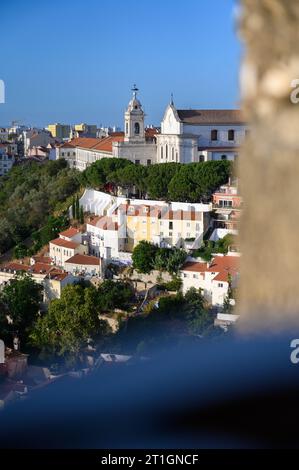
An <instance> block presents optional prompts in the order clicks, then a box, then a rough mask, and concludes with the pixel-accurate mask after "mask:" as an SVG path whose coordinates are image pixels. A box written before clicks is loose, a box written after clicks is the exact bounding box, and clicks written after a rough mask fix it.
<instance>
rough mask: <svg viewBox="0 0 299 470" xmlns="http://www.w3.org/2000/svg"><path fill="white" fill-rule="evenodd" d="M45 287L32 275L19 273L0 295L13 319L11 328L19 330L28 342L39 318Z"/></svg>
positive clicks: (6, 310)
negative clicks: (32, 328)
mask: <svg viewBox="0 0 299 470" xmlns="http://www.w3.org/2000/svg"><path fill="white" fill-rule="evenodd" d="M42 291H43V288H42V286H41V285H39V284H37V283H36V282H35V281H34V280H33V279H32V277H31V276H30V275H28V274H26V273H18V274H17V275H16V276H15V278H14V279H13V280H12V281H11V282H10V283H9V284H7V285H6V286H5V287H4V288H3V290H2V292H1V295H0V302H1V303H2V305H3V306H4V309H5V312H7V314H8V315H9V317H10V318H11V320H12V325H11V329H12V330H13V331H18V334H19V336H20V337H21V339H22V340H25V343H27V339H28V332H29V329H30V328H31V326H32V324H33V322H34V321H35V320H36V319H37V316H38V313H39V305H40V302H41V300H42Z"/></svg>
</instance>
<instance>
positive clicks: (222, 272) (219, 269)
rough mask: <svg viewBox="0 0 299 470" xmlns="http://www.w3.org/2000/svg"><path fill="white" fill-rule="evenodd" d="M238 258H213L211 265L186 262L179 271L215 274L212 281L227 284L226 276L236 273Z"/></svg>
mask: <svg viewBox="0 0 299 470" xmlns="http://www.w3.org/2000/svg"><path fill="white" fill-rule="evenodd" d="M238 267H239V258H238V257H237V256H215V258H213V260H212V262H211V263H200V262H194V261H191V262H187V263H185V264H184V266H183V267H182V268H181V271H191V272H199V273H206V272H210V273H216V276H215V277H214V278H213V281H224V282H227V280H228V274H231V275H236V274H237V273H238Z"/></svg>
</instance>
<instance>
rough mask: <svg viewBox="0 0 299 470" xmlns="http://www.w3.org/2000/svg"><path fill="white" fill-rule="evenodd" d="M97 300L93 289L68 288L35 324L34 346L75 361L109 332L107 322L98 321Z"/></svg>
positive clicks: (32, 331) (71, 286) (33, 329)
mask: <svg viewBox="0 0 299 470" xmlns="http://www.w3.org/2000/svg"><path fill="white" fill-rule="evenodd" d="M97 299H98V292H97V290H96V288H94V287H87V288H86V287H83V286H81V285H68V286H66V287H65V288H64V289H63V291H62V294H61V298H60V299H55V300H53V301H52V302H51V303H50V304H49V309H48V312H47V313H45V314H44V315H43V316H41V317H40V318H39V319H38V320H37V321H36V323H35V324H34V326H33V328H32V330H31V334H30V340H31V344H32V345H33V346H35V347H37V348H39V349H40V350H41V351H42V352H43V353H48V354H50V355H52V356H53V355H54V356H55V355H57V356H62V357H64V358H65V359H67V358H70V357H73V358H75V357H76V355H77V354H78V353H79V352H80V350H81V349H82V348H84V347H86V346H87V344H88V340H89V339H94V340H96V339H99V338H101V337H102V336H103V335H106V334H108V333H109V331H110V330H109V327H108V325H107V322H105V321H102V320H99V306H98V302H97Z"/></svg>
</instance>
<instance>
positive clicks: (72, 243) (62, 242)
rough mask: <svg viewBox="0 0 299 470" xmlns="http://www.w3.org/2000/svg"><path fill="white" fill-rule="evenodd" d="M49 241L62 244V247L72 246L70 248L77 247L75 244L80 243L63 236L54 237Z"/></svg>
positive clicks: (58, 244)
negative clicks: (65, 238)
mask: <svg viewBox="0 0 299 470" xmlns="http://www.w3.org/2000/svg"><path fill="white" fill-rule="evenodd" d="M50 243H52V244H53V245H57V246H62V247H64V248H72V249H74V248H77V246H79V245H80V243H76V242H72V241H68V240H64V239H63V238H56V239H55V240H51V241H50Z"/></svg>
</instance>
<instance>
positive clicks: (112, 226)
mask: <svg viewBox="0 0 299 470" xmlns="http://www.w3.org/2000/svg"><path fill="white" fill-rule="evenodd" d="M87 224H88V225H92V226H93V227H98V228H101V229H102V230H118V223H117V222H114V221H113V220H112V217H108V216H107V215H103V216H99V217H95V218H94V219H93V220H91V221H90V222H87Z"/></svg>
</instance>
